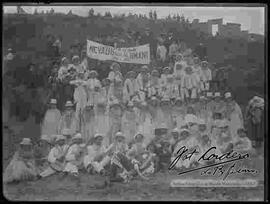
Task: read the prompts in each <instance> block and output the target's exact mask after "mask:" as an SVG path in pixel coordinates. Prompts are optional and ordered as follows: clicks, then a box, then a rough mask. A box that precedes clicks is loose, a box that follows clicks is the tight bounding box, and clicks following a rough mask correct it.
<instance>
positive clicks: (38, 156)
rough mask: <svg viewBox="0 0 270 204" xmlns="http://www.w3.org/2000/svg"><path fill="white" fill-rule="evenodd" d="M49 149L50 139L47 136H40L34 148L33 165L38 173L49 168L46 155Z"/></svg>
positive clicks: (50, 146)
mask: <svg viewBox="0 0 270 204" xmlns="http://www.w3.org/2000/svg"><path fill="white" fill-rule="evenodd" d="M51 148H52V145H51V138H50V137H49V136H48V135H42V136H41V138H40V140H39V141H38V143H37V145H35V147H34V157H35V164H36V166H37V169H38V171H39V172H40V173H41V172H43V171H44V170H45V169H47V168H48V167H49V162H48V155H49V153H50V151H51Z"/></svg>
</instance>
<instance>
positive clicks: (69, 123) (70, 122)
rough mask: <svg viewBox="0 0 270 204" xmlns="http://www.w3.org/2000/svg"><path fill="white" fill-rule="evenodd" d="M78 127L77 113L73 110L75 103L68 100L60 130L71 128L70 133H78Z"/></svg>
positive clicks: (60, 122)
mask: <svg viewBox="0 0 270 204" xmlns="http://www.w3.org/2000/svg"><path fill="white" fill-rule="evenodd" d="M77 128H78V127H77V119H76V113H75V111H74V110H73V104H72V102H71V101H67V102H66V104H65V111H64V113H63V115H62V116H61V119H60V121H59V129H58V132H59V133H60V132H62V130H63V129H69V130H70V134H71V135H73V134H75V133H76V130H77Z"/></svg>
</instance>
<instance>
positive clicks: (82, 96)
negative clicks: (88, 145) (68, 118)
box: [70, 73, 87, 129]
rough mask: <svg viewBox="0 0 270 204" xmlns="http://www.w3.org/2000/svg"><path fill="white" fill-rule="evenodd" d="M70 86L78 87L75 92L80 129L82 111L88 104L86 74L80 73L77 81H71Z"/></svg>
mask: <svg viewBox="0 0 270 204" xmlns="http://www.w3.org/2000/svg"><path fill="white" fill-rule="evenodd" d="M70 84H73V85H75V86H76V88H75V91H74V96H73V98H74V103H75V104H76V120H77V122H78V123H79V124H78V127H79V129H80V128H81V124H80V123H81V117H82V111H83V109H84V108H85V106H86V104H87V92H86V89H85V84H86V83H85V81H84V73H78V77H77V79H76V80H73V81H70Z"/></svg>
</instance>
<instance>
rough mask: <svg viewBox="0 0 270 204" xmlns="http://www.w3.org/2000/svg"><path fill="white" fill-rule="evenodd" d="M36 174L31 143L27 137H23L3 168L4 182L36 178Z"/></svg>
mask: <svg viewBox="0 0 270 204" xmlns="http://www.w3.org/2000/svg"><path fill="white" fill-rule="evenodd" d="M37 175H38V172H37V168H36V166H35V162H34V155H33V148H32V143H31V140H30V139H29V138H23V140H22V142H21V143H20V147H19V150H18V151H17V152H15V154H14V156H13V158H12V160H11V161H10V163H9V164H8V166H7V168H6V169H5V172H4V175H3V182H4V183H12V182H20V181H27V180H33V179H36V177H37Z"/></svg>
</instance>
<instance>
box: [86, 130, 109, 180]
mask: <svg viewBox="0 0 270 204" xmlns="http://www.w3.org/2000/svg"><path fill="white" fill-rule="evenodd" d="M103 137H104V136H103V135H102V134H98V133H97V134H95V136H94V141H93V144H92V145H90V146H88V147H87V150H88V154H87V155H86V156H85V157H84V162H83V163H84V167H85V168H86V170H87V172H88V173H94V172H96V173H99V174H101V175H105V169H104V167H105V166H106V165H107V164H109V162H110V157H109V156H108V155H106V153H105V151H106V149H105V147H104V146H103V145H102V141H103Z"/></svg>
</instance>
